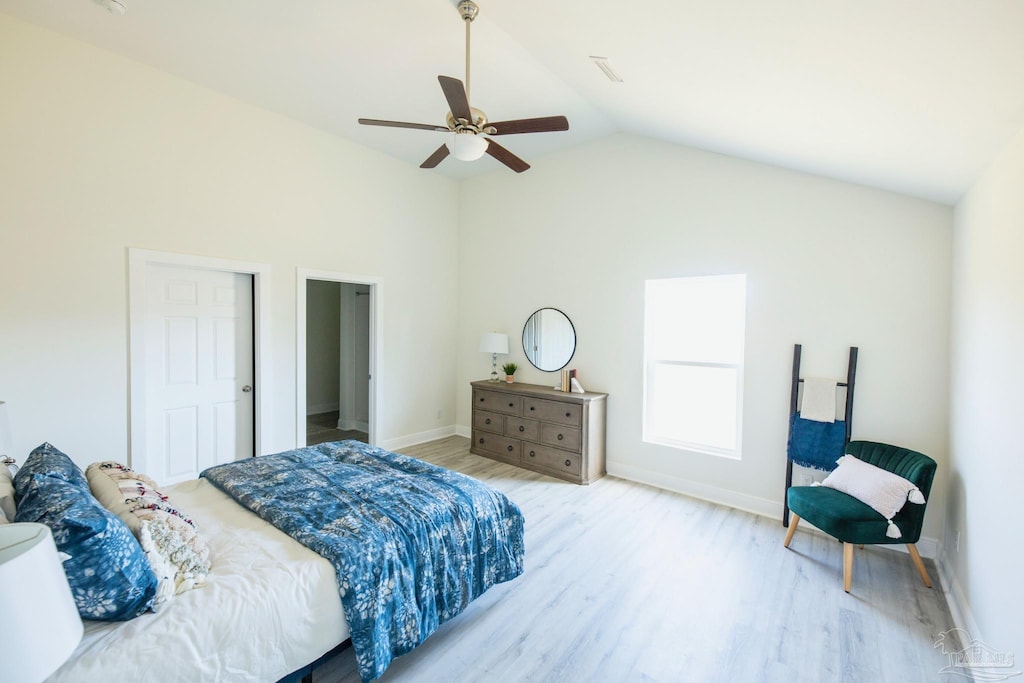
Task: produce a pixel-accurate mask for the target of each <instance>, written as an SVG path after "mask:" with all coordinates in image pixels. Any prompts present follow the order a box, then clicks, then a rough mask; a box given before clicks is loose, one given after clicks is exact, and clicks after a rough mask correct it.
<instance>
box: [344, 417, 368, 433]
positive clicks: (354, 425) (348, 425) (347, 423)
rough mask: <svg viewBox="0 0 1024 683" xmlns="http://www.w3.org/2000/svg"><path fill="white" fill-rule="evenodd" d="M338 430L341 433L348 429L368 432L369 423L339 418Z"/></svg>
mask: <svg viewBox="0 0 1024 683" xmlns="http://www.w3.org/2000/svg"><path fill="white" fill-rule="evenodd" d="M338 429H340V430H341V431H343V432H344V431H348V430H350V429H355V430H357V431H360V432H369V431H370V423H369V422H367V421H366V420H350V419H348V418H340V419H339V420H338Z"/></svg>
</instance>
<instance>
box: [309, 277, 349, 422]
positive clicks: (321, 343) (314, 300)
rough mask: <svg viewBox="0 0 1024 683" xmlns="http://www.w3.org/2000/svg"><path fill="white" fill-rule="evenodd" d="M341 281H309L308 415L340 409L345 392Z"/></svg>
mask: <svg viewBox="0 0 1024 683" xmlns="http://www.w3.org/2000/svg"><path fill="white" fill-rule="evenodd" d="M340 330H341V284H339V283H337V282H324V281H323V280H308V281H307V282H306V414H307V415H316V414H318V413H327V412H330V411H332V410H337V409H338V398H339V396H340V395H341V383H340V378H341V371H340V366H341V334H340Z"/></svg>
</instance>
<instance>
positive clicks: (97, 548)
mask: <svg viewBox="0 0 1024 683" xmlns="http://www.w3.org/2000/svg"><path fill="white" fill-rule="evenodd" d="M37 455H38V456H39V457H38V458H37V457H36V456H37ZM33 458H36V459H35V460H33ZM65 461H66V462H65ZM69 463H70V465H71V467H73V468H74V470H75V471H77V473H78V475H79V477H81V479H82V481H85V477H84V475H82V472H81V470H79V469H78V468H77V466H76V465H75V464H74V463H73V462H71V460H70V458H68V457H67V456H66V455H64V454H63V453H61V452H60V451H59V450H57V449H56V448H54V447H53V446H50V445H49V444H44V445H43V446H40V448H38V449H36V450H35V451H33V452H32V455H30V456H29V458H28V460H26V461H25V466H24V467H23V468H22V469H21V470H19V471H18V474H17V475H16V476H15V489H16V492H17V495H18V514H17V516H16V518H15V521H17V522H38V523H40V524H45V525H47V526H48V527H50V530H51V531H52V532H53V540H54V541H55V542H56V544H57V549H58V550H60V551H61V552H63V553H67V554H68V555H70V559H68V560H66V561H65V562H64V573H65V575H67V578H68V584H70V586H71V593H72V595H73V596H74V598H75V604H76V605H77V606H78V613H79V614H80V615H81V616H82V618H83V619H98V620H101V621H124V620H126V619H132V618H134V617H137V616H139V615H140V614H142V613H143V612H145V611H146V610H147V609H148V608H149V607H150V605H151V604H152V603H153V597H154V596H155V595H156V587H157V580H156V576H155V575H154V574H153V571H152V569H150V567H149V562H147V560H146V556H145V554H143V552H142V548H141V547H140V546H139V543H138V541H136V540H135V536H134V535H132V532H131V531H130V530H129V529H128V527H127V526H126V525H125V523H124V522H122V521H121V520H120V519H118V518H117V516H116V515H114V514H113V513H111V512H109V511H107V510H106V509H105V508H104V507H103V506H102V505H100V503H99V501H97V500H96V499H95V498H93V496H92V494H91V493H90V492H89V488H88V482H86V486H85V489H84V490H83V489H82V488H80V487H79V486H78V477H75V476H74V474H73V473H70V472H71V471H70V470H69V468H68V467H67V465H68V464H69ZM47 465H49V466H54V467H55V469H54V470H53V474H52V475H51V474H50V473H49V472H48V471H47V470H46V466H47ZM26 470H27V474H23V473H25V472H26Z"/></svg>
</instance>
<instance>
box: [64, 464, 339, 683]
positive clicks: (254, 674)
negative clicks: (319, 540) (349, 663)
mask: <svg viewBox="0 0 1024 683" xmlns="http://www.w3.org/2000/svg"><path fill="white" fill-rule="evenodd" d="M164 493H166V494H167V495H168V497H169V498H170V501H171V502H172V503H173V504H174V505H175V506H176V507H178V508H179V509H181V510H182V511H183V512H184V513H186V514H188V515H189V516H190V517H191V518H192V519H193V520H194V521H195V523H196V525H197V527H198V528H199V531H200V533H201V534H202V535H203V537H204V538H205V539H206V541H207V542H208V544H209V547H210V556H211V560H212V567H211V571H210V575H209V578H208V581H207V583H206V584H205V585H203V586H202V587H200V588H196V589H194V590H190V591H187V592H185V593H183V594H182V595H178V596H176V597H175V598H174V599H172V600H171V601H170V602H168V603H167V604H166V605H164V606H162V607H161V609H160V611H159V612H158V613H146V614H144V615H142V616H140V617H137V618H135V619H133V620H131V621H126V622H115V623H109V622H97V621H86V622H84V623H85V635H84V636H83V637H82V642H81V643H80V644H79V646H78V648H77V649H76V650H75V652H74V654H72V656H71V658H70V659H69V660H68V661H67V662H65V664H64V665H63V666H62V667H61V668H60V669H58V670H57V671H56V673H54V674H53V676H51V677H50V678H49V679H47V680H48V681H53V682H65V681H66V682H68V683H81V681H101V680H103V681H113V680H156V681H161V683H164V682H167V683H174V682H177V681H181V682H182V683H193V682H194V681H219V682H225V681H254V680H257V681H276V680H278V679H280V678H281V677H283V676H286V675H287V674H289V673H291V672H293V671H295V670H296V669H299V668H300V667H302V666H304V665H306V664H309V663H310V662H313V661H314V660H316V659H317V658H318V657H320V656H321V655H323V654H324V653H326V652H328V651H329V650H331V649H332V648H334V647H335V646H336V645H338V644H339V643H341V642H342V641H344V640H345V639H346V638H348V636H349V630H348V626H347V625H346V623H345V616H344V613H343V611H342V607H341V599H340V597H339V592H338V583H337V579H336V578H335V570H334V567H333V566H332V565H331V563H330V562H328V561H327V560H325V559H324V558H322V557H321V556H320V555H318V554H316V553H315V552H313V551H312V550H309V549H308V548H306V547H304V546H303V545H301V544H300V543H298V542H297V541H294V540H292V539H291V538H290V537H289V536H288V535H287V534H285V533H283V532H281V531H278V530H277V529H275V528H274V527H273V526H271V525H270V524H268V523H267V522H264V521H263V520H262V519H260V518H259V517H257V516H256V515H255V514H253V513H251V512H249V511H248V510H246V509H245V508H243V507H241V506H240V505H238V504H237V503H235V502H234V501H233V500H231V499H230V498H229V497H228V496H226V495H225V494H224V493H222V492H221V491H219V490H218V489H216V488H215V487H213V486H212V485H211V484H210V483H209V482H207V481H206V480H204V479H199V480H195V481H187V482H183V483H181V484H177V485H174V486H171V487H168V488H167V489H164Z"/></svg>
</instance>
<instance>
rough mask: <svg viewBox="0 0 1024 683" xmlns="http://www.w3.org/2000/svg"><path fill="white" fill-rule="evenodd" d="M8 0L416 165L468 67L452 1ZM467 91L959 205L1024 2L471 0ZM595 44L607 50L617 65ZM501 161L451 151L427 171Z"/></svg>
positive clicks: (1017, 70) (1006, 69)
mask: <svg viewBox="0 0 1024 683" xmlns="http://www.w3.org/2000/svg"><path fill="white" fill-rule="evenodd" d="M121 1H122V2H123V3H124V4H125V5H126V6H127V8H128V11H127V13H126V14H125V15H124V16H115V15H112V14H109V13H108V12H106V11H105V10H104V9H103V8H102V7H100V6H99V5H98V3H97V2H96V1H95V0H0V12H3V13H7V14H10V15H12V16H15V17H17V18H21V19H24V20H26V21H29V22H31V23H34V24H37V25H40V26H43V27H46V28H50V29H53V30H55V31H58V32H60V33H63V34H66V35H69V36H72V37H75V38H78V39H80V40H82V41H85V42H88V43H91V44H95V45H97V46H100V47H102V48H105V49H107V50H110V51H112V52H116V53H119V54H122V55H125V56H127V57H129V58H131V59H134V60H137V61H140V62H143V63H145V64H149V65H151V66H153V67H156V68H158V69H161V70H164V71H167V72H170V73H172V74H175V75H177V76H180V77H182V78H185V79H187V80H189V81H193V82H195V83H198V84H200V85H203V86H207V87H209V88H212V89H214V90H217V91H220V92H222V93H225V94H227V95H230V96H233V97H236V98H238V99H240V100H244V101H247V102H250V103H253V104H255V105H258V106H260V107H264V108H267V109H270V110H273V111H276V112H279V113H281V114H284V115H286V116H289V117H292V118H294V119H296V120H298V121H302V122H305V123H307V124H309V125H311V126H315V127H317V128H320V129H323V130H325V131H328V132H331V133H334V134H337V135H340V136H343V137H345V138H349V139H351V140H354V141H356V142H359V143H361V144H364V145H366V146H368V147H372V148H375V149H378V150H380V151H381V152H384V153H386V154H389V155H391V156H394V157H396V158H398V159H402V160H405V161H407V162H409V163H410V164H416V165H418V164H419V163H420V162H421V161H423V159H425V158H426V157H427V156H428V155H429V154H430V153H431V152H432V151H433V150H434V149H436V148H437V146H438V145H439V144H441V142H443V141H444V139H445V134H444V133H436V132H427V131H418V130H402V129H394V128H371V127H367V126H360V125H358V124H357V123H356V119H357V118H359V117H368V118H379V119H396V120H400V121H412V122H419V123H429V124H433V123H438V124H443V122H444V117H445V114H446V113H447V109H448V108H447V105H446V104H445V100H444V97H443V95H442V93H441V90H440V87H439V86H438V83H437V76H438V75H439V74H444V75H449V76H454V77H457V78H464V42H463V41H464V27H463V23H462V20H461V19H460V17H459V15H458V13H457V11H456V9H455V6H456V4H457V0H393V1H392V2H387V1H385V0H302V1H301V2H268V1H266V0H174V1H173V2H167V1H166V0H121ZM478 4H479V5H480V15H479V17H478V18H477V20H476V21H475V22H474V23H473V26H472V93H471V99H472V104H473V106H475V107H479V108H481V109H483V110H484V111H486V112H487V115H488V116H489V117H490V118H491V119H492V120H508V119H516V118H526V117H533V116H546V115H553V114H564V115H566V116H567V117H568V119H569V122H570V130H569V131H568V132H560V133H541V134H534V135H516V136H508V137H505V138H502V140H501V142H502V144H504V145H505V146H506V147H508V148H509V149H511V150H512V151H514V152H515V153H517V154H518V155H520V156H521V157H523V158H524V159H526V160H527V161H530V162H531V163H533V164H534V165H536V164H538V163H542V158H543V156H544V155H545V154H548V153H550V152H552V151H555V150H558V149H563V148H566V147H570V146H574V145H579V144H581V143H583V142H586V141H590V140H593V139H596V138H599V137H602V136H604V135H607V134H609V133H612V132H616V131H625V132H629V133H633V134H637V135H643V136H648V137H651V138H656V139H661V140H665V141H667V142H671V143H679V144H685V145H690V146H693V147H697V148H701V149H706V150H711V151H716V152H722V153H725V154H730V155H733V156H737V157H742V158H747V159H753V160H756V161H763V162H767V163H771V164H776V165H780V166H784V167H788V168H793V169H798V170H803V171H808V172H811V173H817V174H821V175H825V176H830V177H834V178H839V179H842V180H848V181H852V182H857V183H863V184H866V185H871V186H875V187H881V188H886V189H891V190H895V191H898V192H903V193H907V194H911V195H914V196H919V197H923V198H927V199H932V200H936V201H940V202H943V203H947V204H951V203H954V202H955V201H956V200H957V199H958V198H959V197H960V196H961V195H962V193H963V192H964V191H965V190H966V189H967V188H968V187H969V186H970V184H971V182H972V181H973V180H974V179H975V178H976V177H977V176H978V174H979V173H980V172H981V171H982V170H983V169H984V168H985V166H986V165H987V164H988V163H989V162H991V160H992V159H993V158H994V157H995V155H996V154H997V153H998V152H999V151H1000V149H1002V147H1003V146H1004V145H1005V144H1006V143H1007V141H1008V140H1009V139H1010V138H1011V137H1012V136H1013V135H1014V134H1015V133H1016V132H1017V131H1019V130H1021V128H1022V127H1024V2H1020V1H1019V0H856V1H855V0H815V1H814V2H810V1H808V0H769V1H766V0H718V1H717V2H708V1H707V0H647V1H645V2H593V1H592V0H591V1H587V0H560V1H557V2H552V1H551V0H478ZM591 56H601V57H606V58H607V59H608V60H609V62H610V64H611V65H612V66H613V67H614V68H615V70H616V71H617V72H619V74H620V75H621V76H622V78H623V80H624V82H622V83H612V82H610V81H609V80H608V79H607V78H606V77H605V76H604V75H603V74H602V73H601V71H599V70H598V69H597V68H596V66H595V65H594V63H593V61H592V60H591V59H590V57H591ZM498 168H500V166H499V165H498V162H496V161H495V160H493V159H490V158H488V157H485V158H483V159H481V160H480V161H476V162H459V161H457V160H454V159H449V160H447V161H446V162H445V163H443V164H442V165H441V166H440V167H438V168H437V169H435V170H432V171H423V172H424V173H443V174H447V175H451V176H453V177H466V176H468V175H470V174H473V173H477V172H482V171H490V170H495V169H498Z"/></svg>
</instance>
